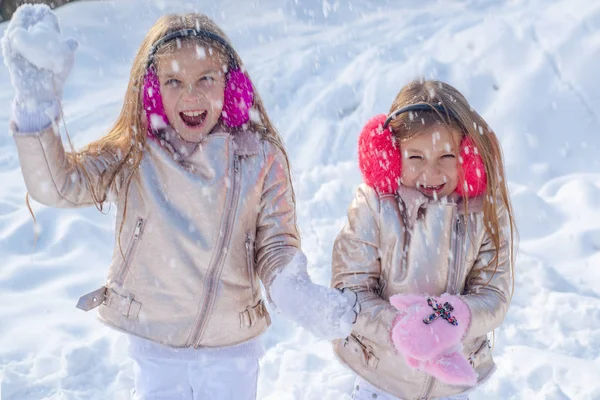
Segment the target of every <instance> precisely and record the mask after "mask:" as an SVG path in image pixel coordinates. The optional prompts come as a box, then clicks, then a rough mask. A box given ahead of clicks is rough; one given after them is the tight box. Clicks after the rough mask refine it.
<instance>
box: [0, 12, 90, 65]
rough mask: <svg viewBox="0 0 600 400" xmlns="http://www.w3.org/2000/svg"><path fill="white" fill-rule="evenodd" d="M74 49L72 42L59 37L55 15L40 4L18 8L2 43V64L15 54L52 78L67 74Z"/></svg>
mask: <svg viewBox="0 0 600 400" xmlns="http://www.w3.org/2000/svg"><path fill="white" fill-rule="evenodd" d="M77 46H78V44H77V41H76V40H74V39H65V38H63V37H62V34H61V31H60V26H59V24H58V20H57V18H56V15H54V13H53V12H52V11H51V10H50V8H49V7H48V6H45V5H42V4H36V5H30V4H28V5H24V6H21V7H20V8H19V9H18V10H17V12H16V13H15V15H14V16H13V18H12V20H11V22H10V24H9V26H8V28H7V30H6V33H5V35H4V38H3V39H2V47H3V50H4V58H5V61H8V59H9V58H10V57H15V56H16V55H17V54H18V55H21V56H22V57H23V58H25V59H26V60H27V61H29V62H30V63H31V64H33V65H34V66H35V67H37V68H40V69H47V70H50V71H52V72H53V73H54V74H56V75H60V74H63V73H65V72H67V71H65V68H68V67H69V64H70V62H69V61H70V60H71V59H72V57H73V52H74V51H75V50H76V49H77ZM7 53H8V54H7ZM67 73H68V72H67Z"/></svg>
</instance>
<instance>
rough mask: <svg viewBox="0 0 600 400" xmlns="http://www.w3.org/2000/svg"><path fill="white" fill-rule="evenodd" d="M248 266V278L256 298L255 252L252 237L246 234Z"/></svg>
mask: <svg viewBox="0 0 600 400" xmlns="http://www.w3.org/2000/svg"><path fill="white" fill-rule="evenodd" d="M245 244H246V265H247V266H248V276H249V277H250V290H251V291H252V297H254V251H252V250H253V248H252V237H251V236H250V234H249V233H247V234H246V242H245Z"/></svg>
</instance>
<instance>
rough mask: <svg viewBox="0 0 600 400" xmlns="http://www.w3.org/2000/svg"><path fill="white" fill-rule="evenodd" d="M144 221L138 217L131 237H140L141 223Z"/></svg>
mask: <svg viewBox="0 0 600 400" xmlns="http://www.w3.org/2000/svg"><path fill="white" fill-rule="evenodd" d="M143 223H144V220H143V219H141V218H140V219H138V221H137V223H136V224H135V230H134V231H133V238H134V239H136V240H137V239H139V238H140V234H141V233H142V224H143Z"/></svg>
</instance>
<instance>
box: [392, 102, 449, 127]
mask: <svg viewBox="0 0 600 400" xmlns="http://www.w3.org/2000/svg"><path fill="white" fill-rule="evenodd" d="M432 110H436V111H439V113H440V114H443V115H449V116H450V117H452V118H454V119H455V120H457V121H458V117H457V116H456V114H454V113H453V112H452V111H451V110H448V109H447V108H446V107H444V106H443V105H441V104H429V103H417V104H411V105H410V106H406V107H402V108H400V109H399V110H396V111H394V112H393V113H391V114H390V115H388V117H387V119H386V120H385V122H384V123H383V129H387V127H388V125H389V124H390V122H392V120H394V119H396V118H397V117H398V115H400V114H404V113H406V112H410V111H432Z"/></svg>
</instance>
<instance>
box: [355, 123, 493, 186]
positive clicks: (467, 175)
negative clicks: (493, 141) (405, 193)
mask: <svg viewBox="0 0 600 400" xmlns="http://www.w3.org/2000/svg"><path fill="white" fill-rule="evenodd" d="M387 118H388V117H387V115H385V114H379V115H376V116H374V117H373V118H371V119H370V120H369V121H368V122H367V123H366V124H365V126H364V127H363V129H362V131H361V132H360V136H359V138H358V166H359V168H360V170H361V172H362V175H363V179H364V180H365V183H366V184H367V185H369V186H371V187H373V188H375V189H376V190H377V191H378V192H379V193H395V192H396V191H397V190H398V185H399V184H400V176H401V174H402V153H401V151H400V146H398V145H397V144H396V141H395V140H394V136H393V134H392V131H391V130H390V128H389V126H388V128H386V129H384V128H383V126H384V123H385V121H386V119H387ZM460 160H462V169H463V173H462V174H461V177H460V181H459V184H458V186H457V188H456V192H457V193H459V194H460V195H461V196H463V197H475V196H479V195H482V194H484V193H485V190H486V186H487V176H486V173H485V167H484V164H483V160H482V159H481V156H480V155H479V154H478V152H477V149H476V147H475V146H474V145H473V142H472V141H471V139H470V138H469V137H467V136H465V137H464V139H463V140H462V142H461V144H460Z"/></svg>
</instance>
